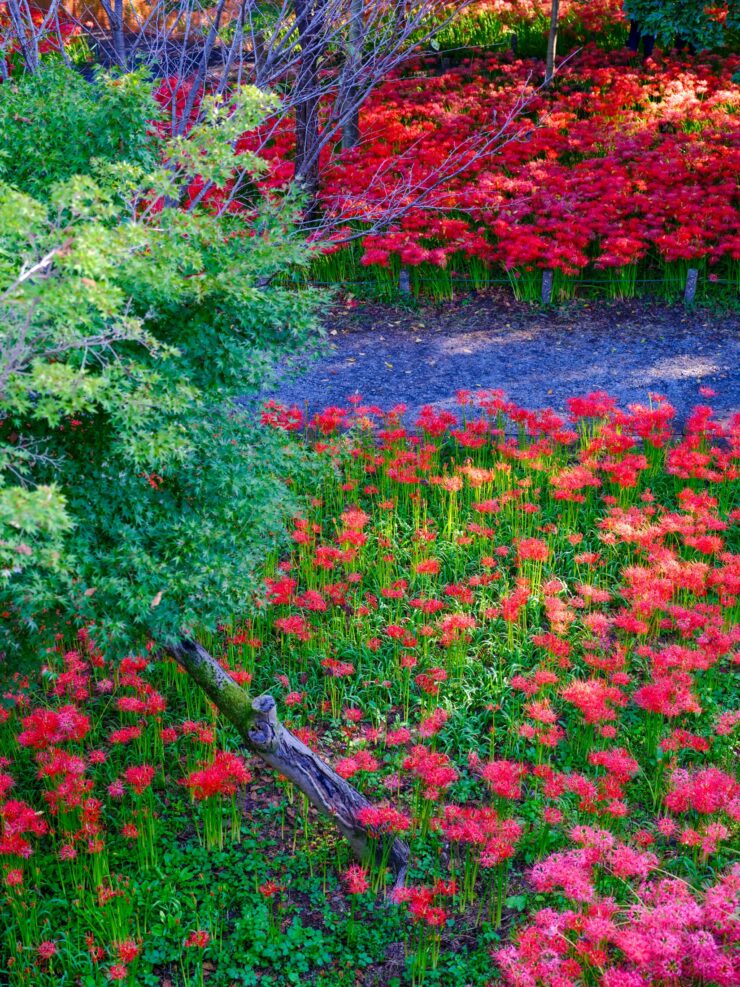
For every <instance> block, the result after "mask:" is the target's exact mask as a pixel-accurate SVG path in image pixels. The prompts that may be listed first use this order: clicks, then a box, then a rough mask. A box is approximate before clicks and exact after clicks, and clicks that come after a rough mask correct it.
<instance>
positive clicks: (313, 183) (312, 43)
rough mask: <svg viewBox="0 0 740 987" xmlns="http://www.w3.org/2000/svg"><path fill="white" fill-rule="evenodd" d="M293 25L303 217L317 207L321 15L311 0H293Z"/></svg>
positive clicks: (297, 165) (297, 167)
mask: <svg viewBox="0 0 740 987" xmlns="http://www.w3.org/2000/svg"><path fill="white" fill-rule="evenodd" d="M295 14H296V26H297V28H298V41H299V44H300V49H301V60H300V63H299V65H298V73H297V79H296V87H295V92H296V103H297V105H296V111H295V112H296V126H295V140H296V149H295V177H296V181H297V182H299V183H300V185H301V186H302V188H303V190H304V192H305V193H306V197H307V200H308V202H307V206H306V211H305V218H306V219H313V218H314V217H315V215H316V212H317V210H318V190H319V153H320V149H321V141H320V133H319V101H320V97H321V87H320V84H319V61H320V57H319V56H320V50H321V48H322V42H321V34H322V30H323V23H322V15H321V13H320V11H319V10H317V9H316V7H315V6H314V3H313V0H295Z"/></svg>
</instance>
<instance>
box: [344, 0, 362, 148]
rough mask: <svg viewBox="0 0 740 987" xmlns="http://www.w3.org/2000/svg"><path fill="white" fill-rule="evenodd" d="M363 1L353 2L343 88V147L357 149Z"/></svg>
mask: <svg viewBox="0 0 740 987" xmlns="http://www.w3.org/2000/svg"><path fill="white" fill-rule="evenodd" d="M362 11H363V0H351V8H350V22H349V39H348V43H347V60H346V62H345V79H346V81H345V85H344V86H343V87H342V94H341V97H342V102H343V104H344V115H343V117H342V147H343V148H344V150H349V149H350V148H353V147H356V146H357V145H358V144H359V142H360V99H359V96H360V89H359V86H358V84H357V79H358V75H359V73H360V67H361V65H362V34H363V31H362Z"/></svg>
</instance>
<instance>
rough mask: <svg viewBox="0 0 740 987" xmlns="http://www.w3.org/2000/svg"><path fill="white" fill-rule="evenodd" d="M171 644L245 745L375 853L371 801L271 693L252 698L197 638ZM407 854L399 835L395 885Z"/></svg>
mask: <svg viewBox="0 0 740 987" xmlns="http://www.w3.org/2000/svg"><path fill="white" fill-rule="evenodd" d="M169 650H170V652H171V654H172V656H173V658H174V659H175V660H176V661H177V663H178V664H179V665H180V667H181V668H183V669H184V670H185V671H186V672H187V673H188V675H189V676H190V677H191V678H192V679H193V681H194V682H196V683H197V685H199V686H200V687H201V689H203V691H204V692H205V693H206V695H207V696H208V698H209V699H210V700H211V702H212V703H213V704H214V706H216V708H217V709H218V710H219V712H220V713H222V714H223V715H224V716H225V717H226V719H227V720H229V722H230V723H231V724H233V726H234V727H235V728H236V730H237V732H238V734H239V736H240V737H241V739H242V741H243V743H244V745H245V747H247V748H248V749H249V750H250V751H252V752H253V753H254V754H256V755H257V756H258V757H260V758H261V759H262V760H263V761H264V762H265V763H266V764H268V765H269V766H270V767H271V768H274V769H275V770H276V771H279V772H280V774H282V775H284V776H285V777H286V778H288V780H289V781H291V782H292V783H293V784H294V785H295V786H296V788H298V789H299V790H300V791H301V792H303V794H304V795H305V796H306V798H307V799H308V800H309V802H310V803H311V805H313V806H314V807H315V808H316V809H318V811H319V812H321V813H322V814H323V815H325V816H328V817H329V818H330V819H332V820H333V821H334V823H335V824H336V826H337V829H338V830H339V831H340V833H341V834H342V836H344V837H345V839H346V840H347V842H348V843H349V845H350V846H351V848H352V851H353V853H354V854H355V856H357V857H358V858H359V859H360V860H366V859H367V857H368V856H369V854H370V837H369V834H368V831H367V829H366V828H365V827H364V826H363V825H362V824H361V823H360V822H359V820H358V818H357V816H358V813H359V812H360V810H361V809H364V808H366V807H367V806H369V805H370V802H369V801H368V799H366V798H365V796H364V795H362V794H361V793H360V792H358V791H357V789H356V788H355V787H354V786H353V785H350V783H349V782H348V781H346V780H345V779H344V778H342V777H340V776H339V775H338V774H337V773H336V771H334V769H333V768H332V767H330V766H329V765H328V764H327V763H326V762H325V761H323V760H322V759H321V758H320V757H319V756H318V754H316V753H315V752H314V751H312V750H311V748H310V747H307V746H306V744H304V743H303V741H301V740H299V739H298V737H296V736H295V734H293V733H291V732H290V730H287V729H286V728H285V727H284V726H283V724H282V723H281V722H280V721H279V720H278V717H277V711H276V708H275V700H274V699H273V698H272V696H270V695H263V696H258V697H257V698H256V699H252V698H250V696H248V695H247V693H246V692H245V691H244V690H243V689H242V688H241V686H239V685H238V684H237V683H236V682H235V681H234V680H233V679H232V678H231V676H230V675H229V674H228V672H225V671H224V669H223V668H221V666H220V665H219V663H218V662H217V661H216V659H215V658H214V657H213V655H211V654H210V653H209V652H208V651H206V649H205V648H204V647H202V645H200V644H198V643H197V641H193V640H191V639H189V638H185V639H183V640H181V641H178V643H177V644H176V645H173V646H171V647H170V649H169ZM408 858H409V850H408V847H407V845H406V844H405V843H404V842H403V841H401V840H395V842H394V844H393V846H392V848H391V853H390V857H389V860H388V864H389V866H390V868H391V870H392V871H393V874H394V876H395V883H396V885H399V884H402V883H403V880H404V878H405V875H406V869H407V867H408Z"/></svg>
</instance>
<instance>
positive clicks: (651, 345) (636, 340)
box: [263, 293, 740, 421]
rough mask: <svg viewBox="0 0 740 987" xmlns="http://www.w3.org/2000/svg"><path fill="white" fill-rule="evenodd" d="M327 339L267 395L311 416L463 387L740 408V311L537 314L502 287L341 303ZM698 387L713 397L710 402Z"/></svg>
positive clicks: (540, 397) (527, 395) (331, 316)
mask: <svg viewBox="0 0 740 987" xmlns="http://www.w3.org/2000/svg"><path fill="white" fill-rule="evenodd" d="M326 329H327V333H328V346H327V347H326V348H325V352H324V354H323V355H322V356H321V357H320V358H319V359H318V360H317V361H315V362H313V363H311V364H309V366H308V369H307V371H306V372H305V373H303V374H301V375H300V376H298V377H296V378H295V379H291V376H290V375H286V376H284V377H283V379H282V380H281V382H280V383H279V385H278V386H277V388H275V389H272V390H270V391H266V392H265V393H264V394H263V397H277V398H279V399H280V400H282V401H284V402H286V403H289V404H297V405H298V406H300V407H306V408H307V409H308V410H309V411H311V412H312V411H315V410H318V409H320V408H323V407H326V406H328V405H339V406H342V405H345V404H346V402H347V399H348V398H349V397H350V396H351V395H353V394H360V395H362V397H363V399H364V400H365V402H367V403H372V404H377V405H379V406H381V407H383V408H387V407H392V406H393V405H394V404H397V403H399V402H403V403H404V404H407V405H408V406H409V409H410V411H411V413H415V412H416V411H417V410H418V408H420V407H421V406H422V405H424V404H435V405H437V406H439V407H453V406H454V404H455V393H456V392H457V391H458V390H460V389H477V388H501V389H502V390H504V391H505V392H506V394H507V395H508V396H509V397H510V398H511V399H512V400H514V401H516V402H517V403H519V404H521V405H524V406H525V407H529V408H542V407H548V406H549V407H552V408H554V409H555V410H558V411H560V410H563V409H564V408H565V399H566V398H567V397H570V396H571V395H574V394H585V393H587V392H588V391H592V390H605V391H608V392H609V393H610V394H612V395H614V396H615V397H617V398H618V399H619V402H620V403H621V404H622V405H627V404H629V403H630V402H635V401H639V402H644V401H646V400H647V396H648V392H657V393H660V394H664V395H666V396H667V397H668V399H669V400H670V401H671V402H672V404H674V406H675V407H676V409H677V412H678V420H679V421H683V420H685V418H686V416H687V415H688V413H689V412H690V410H691V408H692V407H693V405H695V404H698V403H705V404H706V403H711V404H712V405H713V406H714V407H715V409H716V413H717V417H719V418H720V419H727V418H729V416H730V415H731V414H732V413H733V412H734V411H737V410H740V315H738V313H736V312H719V313H718V312H716V311H710V310H704V309H693V310H687V309H685V308H683V307H682V306H668V305H661V304H659V303H656V302H653V301H646V300H644V299H635V300H632V301H628V302H614V303H608V302H607V303H605V302H577V303H572V304H569V305H566V306H562V307H560V308H557V309H539V308H535V307H532V306H529V305H526V304H523V303H518V302H516V301H514V300H513V299H512V298H511V297H509V296H507V295H506V294H504V293H501V294H487V295H477V296H468V297H465V298H462V299H459V300H456V301H454V302H450V303H447V304H445V305H442V306H431V305H430V306H420V307H418V308H416V309H412V308H399V307H395V306H392V305H384V304H379V303H372V302H351V301H350V302H349V303H348V302H342V303H339V304H337V305H336V306H334V308H333V309H332V310H331V311H330V312H329V313H328V315H327V319H326ZM700 387H709V388H712V389H713V390H715V391H716V392H717V396H716V397H715V398H712V399H711V400H710V399H708V398H706V397H704V396H702V395H701V394H700V393H699V388H700Z"/></svg>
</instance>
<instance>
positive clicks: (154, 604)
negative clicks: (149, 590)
mask: <svg viewBox="0 0 740 987" xmlns="http://www.w3.org/2000/svg"><path fill="white" fill-rule="evenodd" d="M161 602H162V590H160V591H159V592H158V593H157V595H156V596H155V597H154V599H153V600H152V602H151V604H150V606H151V607H152V609H153V608H154V607H158V606H159V604H160V603H161Z"/></svg>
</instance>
